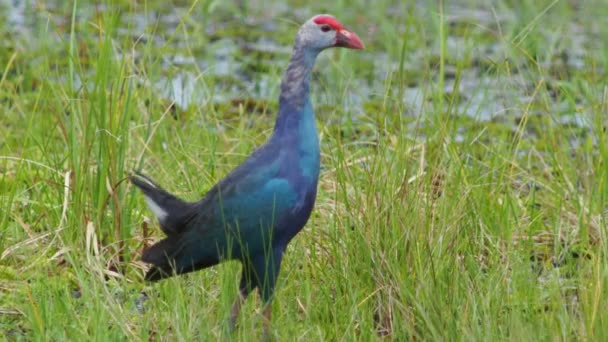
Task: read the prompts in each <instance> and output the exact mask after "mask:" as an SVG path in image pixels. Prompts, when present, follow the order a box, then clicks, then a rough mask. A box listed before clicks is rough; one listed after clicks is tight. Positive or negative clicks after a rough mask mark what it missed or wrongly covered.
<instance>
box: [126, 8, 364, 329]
mask: <svg viewBox="0 0 608 342" xmlns="http://www.w3.org/2000/svg"><path fill="white" fill-rule="evenodd" d="M330 47H346V48H350V49H363V43H362V42H361V40H360V39H359V37H358V36H357V35H356V34H355V33H353V32H351V31H349V30H347V29H345V28H344V27H343V26H342V25H341V24H340V22H338V20H336V18H334V17H333V16H330V15H317V16H314V17H313V18H311V19H310V20H308V21H307V22H306V23H305V24H304V25H302V27H301V28H300V30H299V31H298V33H297V35H296V40H295V45H294V48H293V55H292V56H291V61H290V62H289V66H288V67H287V71H285V75H284V76H283V80H282V82H281V94H280V96H279V114H278V117H277V120H276V123H275V127H274V132H273V133H272V136H271V137H270V138H269V139H268V141H267V142H266V143H265V144H264V145H262V146H260V147H259V148H258V149H257V150H256V151H255V152H253V153H252V154H251V155H250V156H249V157H248V158H247V159H246V160H245V161H244V162H243V163H242V164H241V165H239V166H238V167H237V168H236V169H234V170H233V171H232V172H230V174H228V176H226V178H224V179H223V180H221V181H220V182H219V183H218V184H216V185H215V186H214V187H213V188H211V190H209V192H208V193H207V194H206V195H205V196H204V197H203V198H202V199H201V200H200V201H198V202H193V203H190V202H186V201H183V200H181V199H179V198H177V197H175V196H173V195H172V194H170V193H168V192H167V191H165V190H163V189H162V188H161V187H160V186H158V185H157V184H155V183H154V182H153V181H152V180H151V179H149V178H147V177H145V176H143V175H141V174H135V175H133V176H131V181H132V182H133V184H135V185H136V186H137V187H138V188H139V189H140V190H141V191H142V192H143V194H144V196H145V199H146V202H147V204H148V206H149V208H150V210H152V211H153V212H154V214H155V215H156V217H157V218H158V221H159V223H160V226H161V228H162V230H163V232H164V233H165V234H166V235H167V237H166V238H165V239H163V240H161V241H160V242H158V243H156V244H155V245H153V246H151V247H150V248H148V249H146V250H145V251H144V253H143V256H142V260H143V261H144V262H146V263H149V264H152V267H151V268H150V270H149V271H148V272H147V274H146V277H145V279H146V280H148V281H157V280H160V279H163V278H166V277H170V276H173V275H176V274H182V273H188V272H192V271H196V270H199V269H203V268H206V267H209V266H213V265H216V264H218V263H219V262H222V261H225V260H231V259H236V260H239V261H240V262H241V263H242V265H243V271H242V277H241V282H240V285H239V295H238V297H237V299H236V300H235V303H234V305H233V308H232V313H231V318H230V322H231V326H232V327H234V324H235V323H236V319H237V316H238V314H239V311H240V308H241V305H242V303H243V301H244V300H245V299H246V298H247V296H248V295H249V293H250V292H251V291H252V290H254V289H256V288H257V289H258V291H259V293H260V296H261V298H262V300H263V302H264V305H265V308H264V317H265V318H266V320H265V325H264V328H265V332H268V328H269V326H268V325H269V324H270V301H271V298H272V295H273V291H274V287H275V283H276V280H277V276H278V275H279V268H280V264H281V259H282V258H283V253H284V252H285V248H286V247H287V244H288V243H289V241H290V240H291V239H292V238H293V237H294V236H295V235H296V234H297V233H298V232H299V231H300V230H301V229H302V227H304V225H305V224H306V221H308V218H309V217H310V213H311V211H312V209H313V206H314V203H315V198H316V195H317V182H318V178H319V162H320V161H319V159H320V151H319V138H318V134H317V127H316V125H315V115H314V112H313V108H312V103H311V101H310V94H309V93H310V90H309V88H310V86H309V83H310V75H311V72H312V69H313V66H314V64H315V60H316V58H317V55H318V54H319V53H320V52H321V51H323V50H324V49H326V48H330Z"/></svg>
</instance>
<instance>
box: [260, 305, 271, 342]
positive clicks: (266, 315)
mask: <svg viewBox="0 0 608 342" xmlns="http://www.w3.org/2000/svg"><path fill="white" fill-rule="evenodd" d="M271 316H272V305H271V303H270V302H268V303H266V306H265V307H264V310H263V311H262V317H263V324H264V336H263V340H264V341H270V336H271V335H270V324H271V322H272V320H271V318H272V317H271Z"/></svg>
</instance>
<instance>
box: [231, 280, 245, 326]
mask: <svg viewBox="0 0 608 342" xmlns="http://www.w3.org/2000/svg"><path fill="white" fill-rule="evenodd" d="M248 295H249V293H248V292H246V291H242V290H239V293H238V294H237V296H236V298H235V299H234V303H233V304H232V310H230V330H234V329H235V328H236V320H237V319H238V317H239V313H240V312H241V307H242V306H243V303H244V302H245V300H246V299H247V296H248Z"/></svg>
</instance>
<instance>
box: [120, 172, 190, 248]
mask: <svg viewBox="0 0 608 342" xmlns="http://www.w3.org/2000/svg"><path fill="white" fill-rule="evenodd" d="M129 179H130V180H131V183H133V184H134V185H135V186H137V187H138V188H139V189H140V190H141V191H142V192H143V194H144V197H145V199H146V203H147V204H148V207H149V208H150V210H151V211H152V212H153V213H154V215H155V216H156V218H157V219H158V222H159V223H160V226H161V228H162V230H163V232H165V234H167V235H168V236H171V235H175V234H178V233H179V232H181V231H183V230H184V229H185V226H186V225H187V223H188V220H189V218H190V217H191V216H192V214H193V210H194V205H193V204H192V203H188V202H186V201H183V200H181V199H179V198H177V197H175V196H174V195H172V194H170V193H168V192H167V191H165V189H163V188H161V187H160V186H159V185H158V184H156V183H155V182H154V181H153V180H151V179H150V178H148V177H146V176H145V175H143V174H141V173H139V172H135V173H134V174H133V175H131V176H130V177H129Z"/></svg>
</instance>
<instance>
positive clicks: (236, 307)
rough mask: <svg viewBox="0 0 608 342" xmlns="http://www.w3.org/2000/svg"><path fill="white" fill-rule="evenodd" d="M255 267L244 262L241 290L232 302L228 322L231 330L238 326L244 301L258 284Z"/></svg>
mask: <svg viewBox="0 0 608 342" xmlns="http://www.w3.org/2000/svg"><path fill="white" fill-rule="evenodd" d="M252 272H253V269H252V267H251V265H250V264H249V263H247V262H244V263H243V271H242V274H241V282H240V284H239V292H238V294H237V295H236V298H235V299H234V303H233V304H232V310H230V321H229V322H228V324H229V327H230V330H231V331H234V329H235V328H236V320H237V319H238V318H239V313H240V312H241V307H242V306H243V303H244V302H245V300H246V299H247V297H248V296H249V294H250V293H251V291H253V289H254V288H255V286H256V285H254V282H253V281H254V278H253V277H254V275H253V273H252Z"/></svg>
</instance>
